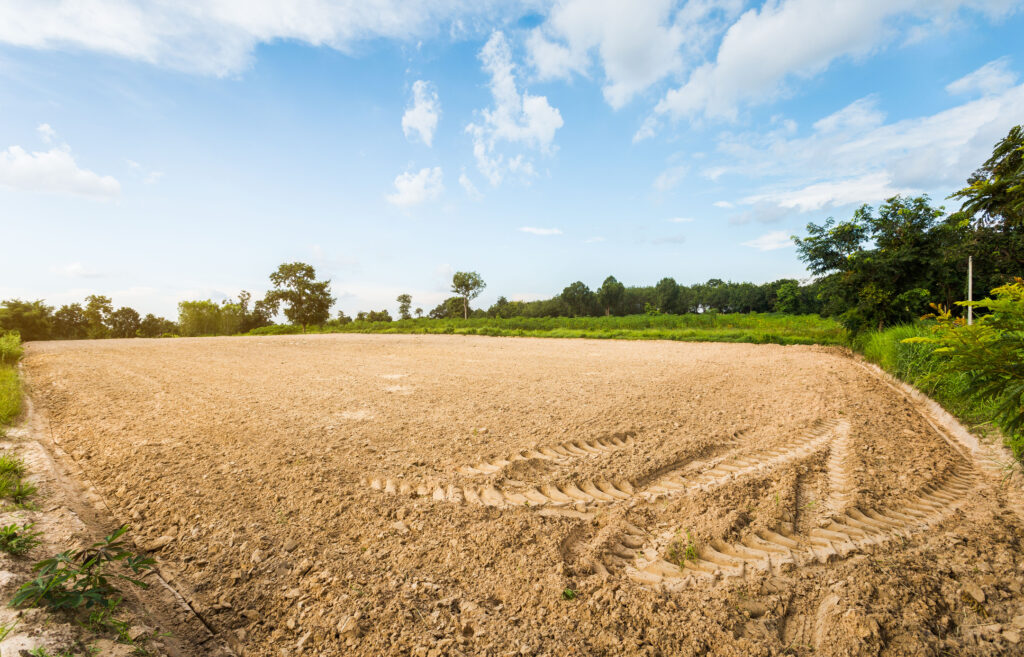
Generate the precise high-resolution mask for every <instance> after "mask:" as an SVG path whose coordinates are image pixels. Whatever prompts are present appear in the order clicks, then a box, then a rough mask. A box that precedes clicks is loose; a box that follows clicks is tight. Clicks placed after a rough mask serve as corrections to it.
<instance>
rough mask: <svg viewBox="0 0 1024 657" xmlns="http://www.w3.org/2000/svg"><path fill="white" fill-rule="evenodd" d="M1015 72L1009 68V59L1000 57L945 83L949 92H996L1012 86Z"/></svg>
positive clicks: (1014, 80) (983, 93) (1015, 76)
mask: <svg viewBox="0 0 1024 657" xmlns="http://www.w3.org/2000/svg"><path fill="white" fill-rule="evenodd" d="M1016 81H1017V74H1016V73H1014V72H1013V71H1011V70H1010V59H1009V58H1008V57H1002V58H1000V59H997V60H995V61H991V62H989V63H988V64H985V65H984V66H982V67H981V68H979V69H978V70H976V71H974V72H972V73H968V74H967V75H965V76H963V77H962V78H960V79H959V80H954V81H953V82H950V83H949V84H947V85H946V91H948V92H949V93H951V94H969V93H979V94H982V95H985V94H997V93H1000V92H1002V91H1005V90H1007V89H1009V88H1010V87H1012V86H1013V84H1014V83H1015V82H1016Z"/></svg>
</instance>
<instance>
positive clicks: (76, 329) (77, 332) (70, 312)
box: [51, 303, 89, 340]
mask: <svg viewBox="0 0 1024 657" xmlns="http://www.w3.org/2000/svg"><path fill="white" fill-rule="evenodd" d="M51 333H52V336H53V337H55V338H57V339H58V340H80V339H82V338H84V337H86V336H87V335H88V334H89V320H88V319H87V318H86V316H85V310H83V309H82V304H79V303H72V304H66V305H63V306H61V307H60V308H59V309H58V310H57V312H55V313H53V329H52V331H51Z"/></svg>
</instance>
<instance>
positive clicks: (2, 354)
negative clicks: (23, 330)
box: [0, 331, 23, 365]
mask: <svg viewBox="0 0 1024 657" xmlns="http://www.w3.org/2000/svg"><path fill="white" fill-rule="evenodd" d="M22 353H23V352H22V348H21V334H20V333H18V332H17V331H7V332H6V333H0V363H7V364H8V365H13V364H14V363H16V362H17V361H18V359H20V358H21V355H22Z"/></svg>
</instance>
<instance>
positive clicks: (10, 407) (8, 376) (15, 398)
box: [0, 364, 21, 425]
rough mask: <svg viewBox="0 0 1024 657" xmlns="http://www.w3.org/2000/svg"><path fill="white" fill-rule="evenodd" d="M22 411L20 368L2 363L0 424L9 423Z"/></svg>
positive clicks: (0, 369) (0, 367) (0, 372)
mask: <svg viewBox="0 0 1024 657" xmlns="http://www.w3.org/2000/svg"><path fill="white" fill-rule="evenodd" d="M19 413H21V380H20V379H19V378H18V370H17V369H15V368H14V367H13V366H11V365H3V364H0V425H4V424H8V423H9V422H11V420H13V419H14V418H16V417H18V414H19Z"/></svg>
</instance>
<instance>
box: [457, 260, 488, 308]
mask: <svg viewBox="0 0 1024 657" xmlns="http://www.w3.org/2000/svg"><path fill="white" fill-rule="evenodd" d="M485 287H487V283H484V279H483V278H481V277H480V274H478V273H476V272H475V271H457V272H455V275H454V276H452V292H454V293H455V294H457V295H459V296H460V297H462V317H463V319H468V318H469V302H470V300H471V299H475V298H477V297H478V296H480V293H481V292H483V289H484V288H485Z"/></svg>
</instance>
